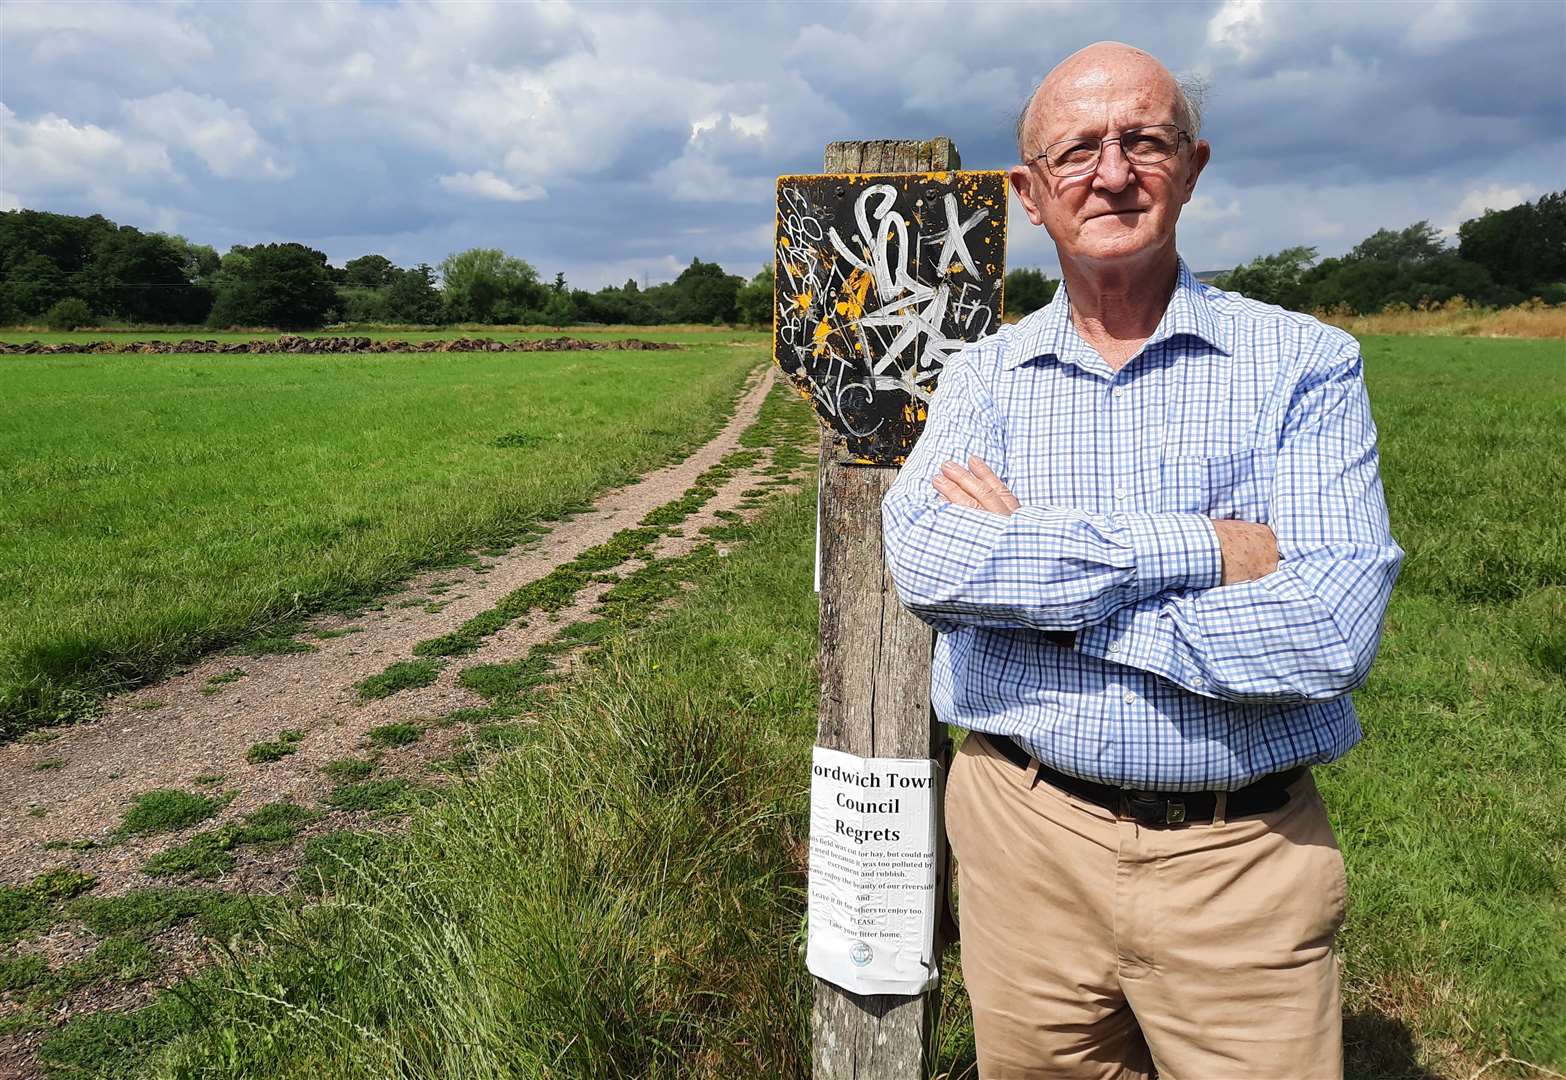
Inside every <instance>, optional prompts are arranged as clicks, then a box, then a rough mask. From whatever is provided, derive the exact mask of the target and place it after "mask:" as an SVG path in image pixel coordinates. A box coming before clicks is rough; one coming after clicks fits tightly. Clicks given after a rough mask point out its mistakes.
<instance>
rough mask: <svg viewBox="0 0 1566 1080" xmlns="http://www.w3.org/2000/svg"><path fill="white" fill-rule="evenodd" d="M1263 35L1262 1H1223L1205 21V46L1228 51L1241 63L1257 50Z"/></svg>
mask: <svg viewBox="0 0 1566 1080" xmlns="http://www.w3.org/2000/svg"><path fill="white" fill-rule="evenodd" d="M1266 35H1267V28H1266V16H1265V11H1264V8H1263V6H1262V0H1224V5H1223V6H1222V7H1221V8H1219V9H1218V10H1217V11H1215V12H1214V13H1213V17H1212V18H1211V19H1208V20H1207V44H1209V45H1211V46H1214V47H1215V48H1225V49H1228V50H1230V51H1231V52H1233V53H1234V54H1235V55H1236V56H1237V57H1238V58H1239V60H1240V61H1241V62H1244V61H1248V60H1250V59H1251V58H1252V57H1254V56H1255V55H1256V54H1257V53H1258V52H1259V51H1260V50H1261V48H1262V45H1263V41H1264V39H1265V37H1266Z"/></svg>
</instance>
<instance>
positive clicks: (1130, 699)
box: [1125, 690, 1136, 705]
mask: <svg viewBox="0 0 1566 1080" xmlns="http://www.w3.org/2000/svg"><path fill="white" fill-rule="evenodd" d="M1125 703H1126V704H1127V705H1135V704H1136V695H1135V694H1133V693H1132V692H1131V691H1129V690H1127V691H1126V696H1125Z"/></svg>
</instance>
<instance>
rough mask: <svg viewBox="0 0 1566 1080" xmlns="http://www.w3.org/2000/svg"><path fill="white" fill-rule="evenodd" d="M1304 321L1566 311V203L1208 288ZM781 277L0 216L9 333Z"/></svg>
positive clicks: (742, 312) (1014, 302)
mask: <svg viewBox="0 0 1566 1080" xmlns="http://www.w3.org/2000/svg"><path fill="white" fill-rule="evenodd" d="M1214 284H1215V285H1217V286H1218V287H1219V288H1224V289H1231V290H1233V291H1235V292H1240V293H1243V294H1245V295H1246V296H1249V297H1252V298H1254V299H1257V300H1262V301H1265V302H1268V303H1275V304H1279V305H1281V306H1283V307H1286V308H1292V309H1294V310H1299V311H1312V310H1331V311H1339V312H1347V313H1354V314H1369V313H1373V312H1377V311H1380V310H1382V309H1383V308H1385V307H1387V306H1389V305H1396V304H1405V305H1408V306H1409V307H1418V306H1421V305H1425V304H1440V303H1444V302H1446V301H1448V300H1451V299H1453V298H1454V297H1462V298H1463V299H1465V300H1467V301H1469V302H1470V303H1475V304H1479V305H1483V306H1487V307H1502V306H1507V305H1511V304H1517V303H1521V302H1522V301H1524V300H1527V299H1528V298H1529V297H1534V296H1537V297H1539V298H1540V299H1542V300H1544V301H1545V302H1546V303H1551V304H1557V303H1562V302H1566V191H1562V192H1555V193H1553V194H1549V195H1545V196H1542V197H1541V198H1539V199H1538V200H1537V201H1535V202H1525V203H1521V204H1519V205H1517V206H1513V207H1511V208H1509V209H1506V210H1487V211H1485V212H1484V213H1483V214H1481V215H1480V216H1479V217H1476V218H1472V219H1470V220H1468V221H1465V222H1463V223H1462V225H1461V226H1460V227H1459V229H1458V243H1457V245H1456V247H1455V248H1454V247H1451V246H1449V245H1448V244H1447V243H1446V241H1445V240H1444V239H1443V238H1442V236H1441V234H1440V232H1439V231H1438V230H1437V229H1436V228H1435V227H1434V226H1432V225H1431V224H1430V223H1429V222H1428V221H1418V222H1415V223H1414V224H1413V225H1410V226H1408V227H1407V228H1405V229H1401V230H1393V229H1380V230H1378V231H1377V232H1376V233H1374V234H1373V235H1371V236H1369V237H1366V238H1365V239H1364V240H1363V241H1361V242H1360V243H1359V244H1358V245H1356V246H1355V247H1354V248H1353V250H1351V251H1350V252H1349V253H1348V254H1347V255H1344V256H1342V257H1340V258H1330V259H1322V260H1319V261H1318V260H1317V256H1316V249H1315V248H1313V247H1306V246H1298V247H1291V248H1286V249H1284V250H1283V251H1280V252H1277V253H1275V254H1271V255H1263V256H1260V257H1259V258H1256V259H1253V260H1252V261H1250V262H1248V263H1246V264H1244V265H1242V266H1237V267H1235V268H1234V269H1233V270H1231V271H1229V272H1228V273H1225V274H1221V275H1219V276H1218V277H1217V278H1215V279H1214ZM1058 287H1059V282H1058V281H1056V280H1054V279H1052V278H1048V277H1046V276H1045V275H1044V274H1043V273H1042V272H1041V271H1039V270H1036V269H1029V268H1021V269H1016V270H1012V271H1011V272H1010V273H1008V274H1007V275H1006V310H1007V313H1008V314H1009V315H1012V316H1020V315H1026V314H1028V313H1029V312H1031V311H1034V310H1036V309H1038V308H1040V307H1042V306H1044V305H1045V304H1047V303H1048V302H1049V301H1050V299H1051V298H1052V297H1053V296H1054V295H1055V290H1056V289H1057V288H1058ZM771 319H772V268H771V267H770V266H764V267H762V268H761V270H760V271H759V272H758V273H757V274H756V275H755V276H754V277H752V278H750V279H749V280H746V279H744V278H742V277H739V276H738V275H735V274H729V273H726V272H725V271H724V269H723V268H722V267H721V266H719V265H718V264H717V263H711V262H703V261H702V260H701V259H692V260H691V264H690V265H689V266H687V267H686V268H685V269H684V270H682V271H681V272H680V274H679V276H678V277H676V278H675V279H674V280H673V281H672V282H667V283H663V284H659V285H654V286H651V287H649V288H645V289H644V288H641V287H639V286H638V285H637V283H636V281H635V279H632V280H629V281H627V282H626V283H625V284H624V285H618V286H607V287H605V288H602V289H599V290H597V291H596V292H589V291H587V290H584V289H573V288H571V287H570V285H569V284H568V283H567V281H566V278H565V275H564V274H556V275H555V277H554V279H553V280H552V281H545V280H543V279H542V278H541V277H540V275H539V273H538V271H537V270H536V269H535V268H534V267H533V266H532V265H531V264H529V263H528V262H526V261H525V260H523V259H519V258H517V257H515V256H512V255H508V254H506V253H505V252H503V251H500V250H498V249H495V248H473V249H471V250H468V251H462V252H457V253H454V254H452V255H449V256H447V257H446V258H445V259H444V260H442V261H441V263H440V265H439V266H438V267H433V266H430V265H429V264H428V263H420V264H418V265H417V266H413V267H399V266H396V265H395V264H394V263H392V261H391V260H389V259H387V258H386V257H385V256H382V255H376V254H371V255H363V256H360V257H359V258H356V259H349V260H348V261H347V262H346V263H345V264H344V265H343V266H341V267H337V266H333V265H332V264H331V263H330V261H329V260H328V259H327V256H326V254H325V253H324V252H321V251H317V250H316V249H314V248H311V247H308V246H306V245H304V244H295V243H281V244H255V245H251V246H244V245H236V246H234V247H232V248H230V249H229V250H228V252H227V253H226V254H224V255H222V256H219V255H218V253H217V251H216V250H215V249H213V248H212V247H210V246H208V245H205V244H196V243H192V242H191V241H189V240H187V239H185V238H184V237H182V236H177V235H172V234H168V233H155V232H153V233H144V232H142V231H141V230H139V229H137V228H135V227H133V226H130V225H116V224H115V223H114V222H112V221H110V220H109V219H108V218H105V217H104V216H102V215H101V214H94V215H92V216H91V217H76V216H72V215H69V214H52V213H47V212H43V211H37V210H9V211H4V212H0V325H5V324H15V323H21V322H43V323H46V324H47V325H50V326H52V327H57V328H74V327H77V326H89V325H93V324H96V323H99V322H113V323H128V324H158V325H193V324H205V325H207V326H211V327H215V328H216V327H226V326H266V327H278V328H282V329H316V328H319V327H321V326H324V325H326V324H328V323H333V322H344V323H404V324H416V325H442V324H449V323H482V324H486V325H513V324H530V325H547V326H566V325H570V324H572V323H603V324H625V325H636V326H647V325H658V324H663V323H703V324H713V323H717V324H723V323H749V324H753V325H755V324H763V323H769V322H770V321H771Z"/></svg>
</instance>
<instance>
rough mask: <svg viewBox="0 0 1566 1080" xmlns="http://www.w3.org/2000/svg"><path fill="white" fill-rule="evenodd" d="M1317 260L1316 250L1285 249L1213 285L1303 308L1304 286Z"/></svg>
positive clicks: (1264, 299)
mask: <svg viewBox="0 0 1566 1080" xmlns="http://www.w3.org/2000/svg"><path fill="white" fill-rule="evenodd" d="M1315 258H1316V249H1315V248H1313V247H1305V246H1303V245H1301V246H1299V247H1291V248H1284V249H1283V250H1282V251H1280V252H1277V253H1276V254H1273V255H1258V256H1257V257H1256V258H1254V259H1252V260H1251V261H1250V262H1248V263H1246V264H1245V265H1243V266H1236V267H1235V268H1234V269H1233V270H1230V271H1229V272H1228V273H1227V274H1220V275H1218V276H1217V277H1216V278H1214V279H1213V284H1214V285H1216V286H1217V287H1218V288H1220V289H1227V290H1229V291H1230V292H1237V293H1241V294H1242V295H1245V296H1248V297H1250V298H1251V299H1252V300H1260V301H1261V302H1262V303H1264V304H1277V305H1279V306H1280V307H1286V308H1298V307H1302V306H1304V302H1305V293H1304V289H1303V288H1302V285H1301V282H1302V280H1303V278H1304V276H1305V272H1306V270H1307V268H1308V267H1309V266H1310V263H1311V261H1312V260H1314V259H1315Z"/></svg>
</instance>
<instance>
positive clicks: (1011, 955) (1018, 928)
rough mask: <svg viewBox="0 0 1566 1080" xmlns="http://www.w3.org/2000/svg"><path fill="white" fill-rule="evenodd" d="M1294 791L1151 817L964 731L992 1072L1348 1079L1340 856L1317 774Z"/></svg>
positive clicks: (954, 834) (961, 763)
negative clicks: (1170, 818) (1166, 819)
mask: <svg viewBox="0 0 1566 1080" xmlns="http://www.w3.org/2000/svg"><path fill="white" fill-rule="evenodd" d="M1289 793H1290V798H1289V801H1288V803H1287V804H1286V805H1284V806H1283V807H1282V808H1280V809H1278V810H1275V811H1273V812H1271V813H1269V814H1264V815H1258V816H1256V817H1246V818H1240V819H1238V820H1233V821H1227V822H1213V823H1210V824H1191V825H1179V826H1172V827H1167V828H1156V829H1155V828H1147V827H1146V826H1143V825H1139V824H1138V823H1136V822H1135V821H1132V820H1129V819H1124V820H1122V819H1119V818H1117V816H1116V815H1115V814H1112V813H1110V812H1109V811H1107V810H1105V809H1103V808H1102V807H1099V806H1096V805H1094V804H1093V803H1090V802H1087V801H1085V800H1082V799H1079V798H1077V797H1075V796H1073V795H1069V794H1067V793H1066V792H1063V791H1061V790H1060V789H1059V788H1056V787H1053V786H1051V785H1050V784H1049V783H1048V782H1046V781H1042V780H1038V779H1037V778H1036V775H1035V773H1034V770H1032V769H1021V768H1018V767H1017V766H1016V765H1015V764H1013V763H1012V762H1010V761H1008V760H1006V759H1005V758H1003V757H1001V756H1000V754H999V753H997V752H996V751H995V749H994V748H993V747H992V746H990V745H989V743H988V742H987V741H986V740H984V739H982V738H974V737H972V736H970V737H968V738H967V739H965V740H964V741H963V744H962V747H961V748H960V749H959V751H958V752H957V755H956V758H955V760H954V761H953V764H952V770H951V776H950V778H949V782H948V785H947V799H946V821H947V832H948V835H949V837H950V839H951V847H952V852H953V853H954V854H955V855H956V857H957V866H958V892H957V905H958V915H959V919H960V925H961V931H962V972H963V981H964V982H965V984H966V985H967V988H968V994H969V996H970V997H971V999H972V1001H973V1022H974V1035H975V1038H976V1040H977V1043H978V1053H979V1076H980V1078H981V1080H1012V1078H1024V1077H1025V1078H1029V1080H1033V1078H1044V1077H1061V1078H1065V1077H1070V1078H1077V1077H1082V1078H1090V1077H1091V1078H1097V1077H1103V1078H1110V1077H1114V1078H1145V1077H1150V1076H1154V1075H1156V1076H1158V1077H1160V1078H1161V1080H1318V1078H1331V1080H1339V1078H1340V1077H1341V1076H1342V1075H1343V1047H1342V1013H1341V1007H1340V1005H1339V999H1338V964H1337V956H1336V954H1335V953H1334V951H1333V938H1334V937H1335V936H1336V934H1337V931H1338V927H1339V926H1340V925H1341V924H1342V922H1343V903H1344V889H1345V881H1344V876H1343V858H1342V855H1341V854H1340V853H1339V851H1338V845H1337V841H1336V840H1335V839H1334V837H1333V835H1332V826H1331V824H1330V823H1329V822H1328V820H1327V814H1326V809H1325V807H1324V806H1323V805H1322V802H1321V796H1320V795H1319V794H1318V793H1317V791H1316V785H1315V782H1314V780H1312V778H1311V776H1310V773H1309V772H1308V771H1307V772H1306V773H1305V774H1304V775H1303V776H1301V777H1300V778H1299V779H1298V780H1296V781H1295V782H1294V784H1293V785H1292V786H1291V787H1290V789H1289ZM1155 1069H1156V1072H1155Z"/></svg>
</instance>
